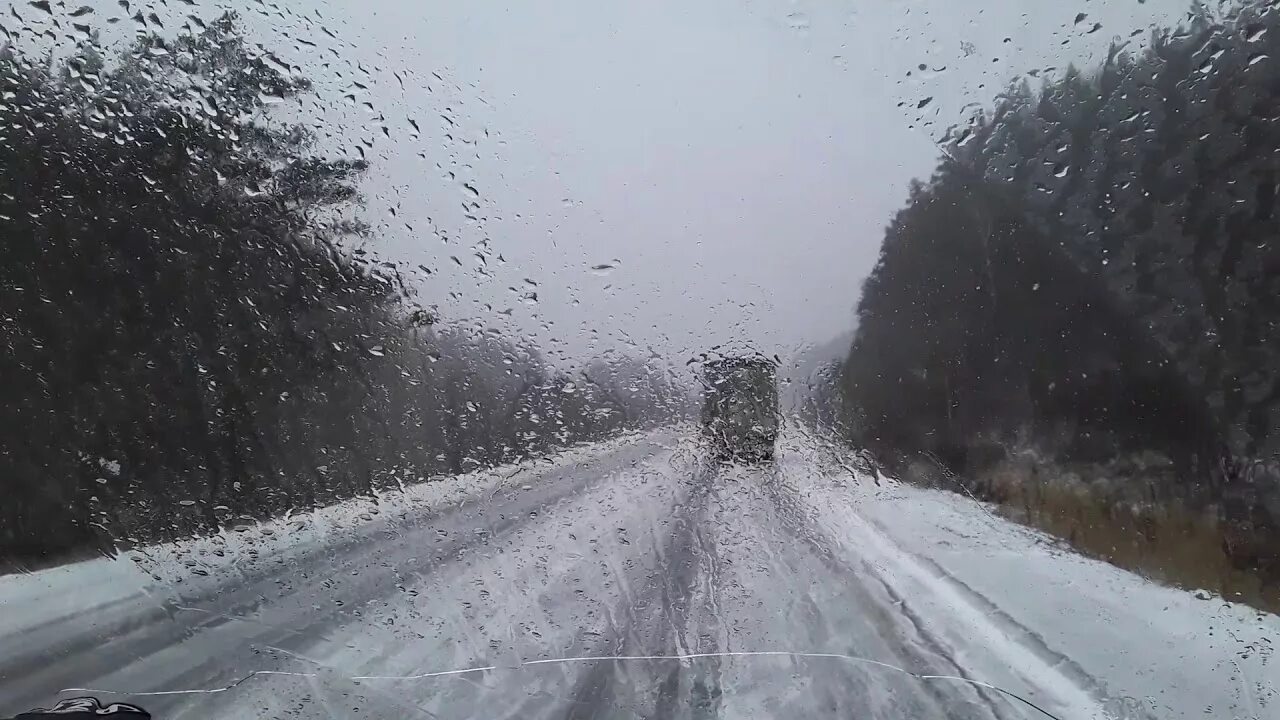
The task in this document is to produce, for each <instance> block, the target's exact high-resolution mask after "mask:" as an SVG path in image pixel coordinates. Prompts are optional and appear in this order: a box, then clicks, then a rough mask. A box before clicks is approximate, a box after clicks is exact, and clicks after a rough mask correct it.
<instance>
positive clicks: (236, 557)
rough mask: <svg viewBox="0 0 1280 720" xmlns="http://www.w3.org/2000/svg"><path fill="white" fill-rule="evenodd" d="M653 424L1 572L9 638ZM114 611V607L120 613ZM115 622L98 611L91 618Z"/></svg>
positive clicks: (244, 565) (181, 585)
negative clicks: (208, 530)
mask: <svg viewBox="0 0 1280 720" xmlns="http://www.w3.org/2000/svg"><path fill="white" fill-rule="evenodd" d="M670 432H671V431H670V430H669V429H667V430H654V431H643V432H632V433H625V434H623V435H620V436H618V437H615V438H611V439H609V440H606V441H603V442H600V443H593V444H590V445H581V446H577V447H572V448H568V449H565V450H562V451H560V452H558V453H555V454H554V455H551V456H549V457H547V458H542V459H538V460H531V461H525V462H520V463H513V464H510V465H504V466H500V467H497V468H492V469H488V470H480V471H476V472H471V473H465V474H462V475H456V476H450V477H444V478H439V479H433V480H430V481H424V482H420V483H416V484H406V486H405V487H404V489H403V491H395V492H384V493H379V494H378V495H376V496H374V497H355V498H351V499H349V500H345V501H343V502H340V503H337V504H335V505H330V506H327V507H322V508H318V509H315V510H310V511H307V512H303V513H295V514H287V515H285V516H283V517H280V518H276V519H274V520H268V521H263V522H260V523H255V524H253V525H246V526H242V527H239V528H236V529H230V528H224V529H223V530H222V531H220V532H218V533H217V534H214V535H210V536H205V537H199V538H193V539H190V540H182V541H178V542H171V543H161V544H156V545H148V546H144V547H140V548H135V549H133V550H129V551H126V552H124V553H123V554H122V555H121V556H120V557H118V558H98V559H94V560H87V561H82V562H75V563H70V564H67V565H61V566H57V567H52V568H47V569H44V570H39V571H37V572H33V573H24V574H12V575H4V576H0V608H4V612H3V613H0V642H3V641H4V638H5V637H7V636H10V635H12V634H14V633H18V632H20V631H22V630H24V629H26V628H30V627H32V626H34V625H38V624H40V623H46V622H49V621H52V620H56V619H58V618H63V617H67V616H69V615H71V614H77V613H79V614H83V613H92V612H93V611H95V610H106V609H109V608H110V609H116V608H119V606H121V605H122V604H129V603H131V601H132V602H133V603H140V604H144V605H146V606H149V607H155V606H157V605H160V604H164V603H166V602H168V603H173V602H176V601H178V599H179V598H180V597H181V596H182V595H184V594H188V593H191V592H199V591H201V590H206V589H214V588H216V587H218V585H219V584H221V583H223V582H225V581H226V580H227V578H229V577H234V576H236V575H240V574H252V575H259V574H264V573H268V574H269V573H271V572H278V571H279V569H280V568H281V567H283V566H287V565H288V564H289V563H290V562H292V561H294V560H296V559H297V558H299V557H301V556H304V555H306V554H307V553H311V552H316V551H318V550H322V549H323V548H324V547H325V546H326V545H327V544H329V543H332V542H335V541H339V540H344V539H345V540H358V539H360V538H361V537H367V536H368V535H370V534H373V533H376V532H379V531H383V530H387V529H390V528H394V526H395V525H396V523H398V522H403V521H406V520H411V519H413V518H414V517H418V516H421V515H423V514H427V513H432V512H437V511H439V510H441V509H443V508H446V507H449V506H452V505H457V504H460V503H464V502H467V501H471V500H474V499H477V498H481V497H483V496H484V495H491V494H493V493H494V492H498V491H500V490H502V489H503V488H506V487H510V486H519V485H523V484H528V483H536V482H537V481H538V478H540V477H541V476H543V475H546V474H548V473H552V472H555V471H556V470H558V469H562V468H565V467H569V466H572V465H576V464H581V463H587V462H591V461H593V460H596V459H599V458H600V457H602V456H605V455H608V454H609V453H611V452H613V451H615V450H618V449H619V448H622V447H624V446H626V445H628V444H633V443H636V442H639V441H642V440H644V439H650V438H655V437H659V436H662V435H664V434H668V433H670ZM111 614H115V613H111ZM99 620H101V621H103V622H107V621H109V620H108V618H105V617H103V618H95V617H91V618H88V619H87V620H86V622H96V621H99Z"/></svg>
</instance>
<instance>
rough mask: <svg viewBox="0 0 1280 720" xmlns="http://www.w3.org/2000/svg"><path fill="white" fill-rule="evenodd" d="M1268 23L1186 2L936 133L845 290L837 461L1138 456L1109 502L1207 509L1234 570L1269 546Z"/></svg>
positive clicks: (1271, 198)
mask: <svg viewBox="0 0 1280 720" xmlns="http://www.w3.org/2000/svg"><path fill="white" fill-rule="evenodd" d="M1270 5H1271V3H1242V4H1240V5H1239V6H1237V7H1234V8H1233V9H1231V10H1230V11H1227V12H1224V13H1223V14H1221V15H1213V14H1211V13H1210V12H1208V11H1206V10H1205V9H1203V8H1202V7H1198V6H1197V7H1195V8H1193V9H1192V11H1191V12H1190V14H1189V16H1188V19H1187V21H1186V22H1185V23H1184V24H1182V25H1181V26H1179V27H1177V28H1173V29H1168V30H1160V31H1156V32H1154V33H1153V34H1152V36H1151V38H1150V42H1149V43H1147V44H1145V45H1144V46H1143V47H1141V48H1140V49H1133V50H1131V49H1129V45H1128V43H1122V42H1119V41H1117V42H1116V43H1115V44H1114V45H1113V46H1112V48H1111V50H1110V52H1109V53H1108V55H1107V57H1106V59H1105V61H1103V62H1102V63H1101V64H1100V65H1099V66H1098V67H1095V68H1092V69H1091V70H1089V71H1080V70H1077V69H1074V68H1072V69H1070V70H1068V71H1067V72H1066V73H1065V74H1064V75H1063V76H1062V77H1061V78H1060V79H1057V80H1054V81H1052V82H1048V83H1046V84H1044V85H1043V86H1042V87H1040V88H1039V89H1038V90H1037V89H1032V88H1031V86H1030V85H1029V84H1027V83H1025V82H1024V83H1022V84H1020V85H1017V86H1014V87H1011V88H1010V89H1009V90H1008V91H1007V92H1006V93H1004V94H1003V95H1002V96H1001V97H999V98H998V100H997V101H996V103H995V105H994V106H993V107H992V108H991V109H989V110H987V111H985V112H982V113H980V114H979V115H978V116H976V117H974V118H973V119H972V121H971V122H970V123H968V124H967V125H965V126H964V127H960V128H958V129H956V130H955V131H954V132H953V133H952V134H950V135H949V136H948V138H947V140H946V142H945V143H944V146H943V147H944V153H943V158H942V160H941V161H940V163H939V165H938V168H937V170H936V171H935V173H934V175H933V177H931V178H930V179H929V181H928V182H921V183H917V184H915V185H914V186H913V188H912V190H911V194H910V197H909V199H908V202H907V205H906V207H905V208H904V209H902V210H901V211H900V212H899V213H898V214H897V216H896V217H895V218H894V219H893V221H892V222H891V223H890V225H889V227H888V228H887V229H886V233H885V239H884V242H883V246H882V249H881V256H880V260H879V263H878V264H877V266H876V267H875V269H874V271H873V272H872V274H871V275H870V277H869V278H868V280H867V281H866V283H865V286H864V288H863V295H862V299H861V301H860V304H859V308H858V317H859V326H858V332H857V335H856V337H855V340H854V342H853V346H852V348H851V351H850V353H849V356H848V358H847V359H846V361H845V363H844V367H843V381H842V383H841V395H842V397H843V398H844V404H845V416H846V417H845V420H846V423H847V424H848V426H850V427H852V428H854V429H855V432H856V434H857V436H858V440H859V442H861V443H863V444H865V445H868V446H871V447H875V448H877V449H878V450H879V451H880V452H881V454H882V456H884V457H886V458H890V459H892V458H898V459H903V458H909V457H913V456H918V455H920V454H925V455H928V456H929V457H932V458H937V459H938V460H939V461H940V462H941V463H943V464H944V465H945V466H946V467H947V469H948V470H949V471H953V472H958V473H961V474H962V475H963V474H965V473H968V476H969V477H974V476H976V475H978V474H980V471H981V470H982V469H983V468H987V467H990V466H991V465H992V464H993V463H995V462H996V461H998V460H1000V459H1003V458H1005V457H1007V456H1008V455H1009V454H1010V453H1013V452H1018V451H1033V452H1034V453H1035V454H1036V456H1037V457H1040V458H1048V459H1050V461H1056V462H1061V463H1072V462H1074V463H1084V462H1088V463H1100V464H1105V463H1110V464H1112V465H1114V464H1116V463H1118V462H1122V461H1125V460H1126V459H1134V458H1138V457H1144V458H1147V460H1148V461H1150V459H1151V458H1156V459H1158V463H1157V464H1160V465H1162V467H1163V470H1162V471H1161V472H1160V473H1156V475H1159V477H1161V478H1163V480H1162V481H1161V482H1160V483H1158V484H1156V485H1154V486H1151V485H1148V486H1144V487H1141V488H1138V487H1132V488H1117V489H1115V491H1114V493H1113V494H1112V497H1113V498H1114V499H1115V500H1116V501H1117V502H1118V501H1120V500H1123V501H1126V502H1127V501H1131V500H1141V501H1145V502H1155V503H1160V502H1166V501H1169V500H1170V499H1177V500H1178V501H1179V502H1183V503H1185V504H1187V505H1189V506H1192V507H1200V508H1210V509H1212V508H1218V509H1219V510H1220V511H1221V513H1222V515H1223V518H1224V520H1225V521H1226V524H1227V525H1228V526H1229V527H1235V528H1237V529H1238V530H1239V531H1238V532H1237V534H1236V535H1234V536H1233V535H1232V533H1231V531H1229V532H1228V533H1227V535H1228V537H1227V538H1226V545H1227V546H1228V548H1227V549H1228V552H1229V553H1235V554H1239V555H1241V556H1249V557H1250V558H1251V559H1252V560H1258V555H1259V551H1258V549H1257V548H1258V547H1259V545H1268V546H1270V547H1272V548H1276V547H1280V542H1278V541H1280V525H1278V523H1280V464H1277V463H1276V461H1275V460H1274V459H1273V458H1274V457H1275V456H1276V453H1277V452H1278V451H1280V325H1278V322H1280V242H1278V241H1277V235H1278V234H1280V225H1278V224H1277V223H1278V222H1280V218H1277V215H1276V209H1275V204H1276V189H1277V179H1278V177H1280V14H1277V12H1276V11H1275V10H1273V9H1272V8H1271V7H1269V6H1270ZM1144 462H1146V461H1144ZM1153 462H1155V461H1153ZM1241 528H1243V529H1242V530H1240V529H1241ZM1245 546H1248V547H1249V548H1250V549H1243V548H1244V547H1245ZM1263 554H1265V553H1263ZM1273 554H1274V553H1273Z"/></svg>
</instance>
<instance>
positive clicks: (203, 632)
mask: <svg viewBox="0 0 1280 720" xmlns="http://www.w3.org/2000/svg"><path fill="white" fill-rule="evenodd" d="M686 435H687V433H683V432H677V431H674V430H668V431H661V432H656V433H649V434H639V435H630V436H627V437H624V438H619V439H616V440H612V441H609V442H607V443H602V444H600V445H597V446H592V447H587V448H579V449H575V450H572V451H569V452H566V453H562V454H561V455H559V456H558V457H556V458H552V459H550V460H548V461H545V462H542V463H537V464H529V465H522V466H511V467H508V468H500V469H498V470H494V471H487V472H483V473H475V474H472V475H467V476H462V477H458V478H450V479H447V480H443V481H438V482H432V483H427V484H423V485H412V486H409V487H408V489H407V490H406V492H405V493H403V494H400V493H397V494H392V495H386V496H383V497H380V498H377V499H374V500H370V499H362V500H355V501H351V502H348V503H343V504H342V505H339V506H335V507H332V508H325V509H323V510H320V511H317V512H315V513H310V514H308V515H305V516H297V517H293V518H286V519H282V520H280V521H277V522H274V523H269V524H266V525H263V526H257V527H252V528H239V529H231V530H228V531H227V533H226V534H224V535H221V536H218V537H214V538H205V539H201V540H197V541H191V542H187V543H179V544H174V545H167V546H161V547H155V548H150V549H148V550H147V551H146V552H134V553H130V554H128V555H126V556H124V557H122V558H120V559H117V560H105V559H104V560H96V561H91V562H85V563H78V564H75V565H69V566H64V567H61V568H55V569H51V570H46V571H42V572H39V573H34V574H29V575H20V576H7V577H0V714H11V713H15V712H18V711H20V710H25V709H29V708H31V707H33V706H38V705H47V704H51V703H52V702H53V701H54V700H55V699H57V697H59V691H61V690H63V689H66V688H89V689H94V690H98V691H105V690H115V691H118V692H120V693H122V694H119V695H105V694H102V693H99V696H100V697H101V698H102V699H104V700H106V699H113V700H128V701H132V702H136V703H139V704H141V705H143V706H144V707H147V708H148V709H150V710H152V712H153V713H154V714H155V716H156V717H157V718H165V719H168V718H349V717H350V718H396V719H399V718H411V717H423V718H465V717H477V718H481V717H482V718H620V717H628V718H630V717H638V718H669V717H672V718H775V717H776V718H788V719H790V718H819V717H833V718H835V717H839V718H848V717H857V718H1044V717H1047V716H1049V715H1050V714H1051V715H1052V716H1055V717H1059V718H1108V717H1109V718H1149V717H1150V718H1181V717H1187V718H1190V717H1197V718H1200V717H1224V718H1230V717H1238V718H1271V717H1277V716H1280V703H1277V701H1276V699H1275V698H1274V692H1275V689H1276V687H1277V686H1280V677H1278V676H1277V665H1276V664H1275V662H1273V661H1272V657H1271V653H1272V652H1273V649H1274V644H1275V643H1276V642H1277V638H1280V622H1277V618H1275V617H1274V616H1271V615H1267V614H1263V613H1259V612H1256V611H1254V610H1251V609H1249V608H1246V607H1243V606H1234V605H1229V604H1227V603H1224V602H1222V601H1221V600H1219V599H1208V600H1205V599H1200V597H1197V596H1196V595H1194V594H1192V593H1188V592H1185V591H1181V590H1175V589H1170V588H1164V587H1160V586H1157V585H1154V584H1152V583H1149V582H1146V581H1144V580H1142V579H1141V578H1138V577H1136V576H1134V575H1131V574H1129V573H1125V572H1123V571H1120V570H1117V569H1115V568H1113V567H1110V566H1108V565H1105V564H1102V563H1099V562H1095V561H1092V560H1088V559H1084V558H1081V557H1079V556H1077V555H1074V554H1071V553H1069V552H1066V551H1064V550H1062V549H1060V548H1059V546H1058V545H1057V544H1056V543H1054V542H1052V540H1051V539H1049V538H1047V537H1045V536H1043V535H1040V534H1039V533H1035V532H1032V531H1030V530H1027V529H1025V528H1022V527H1020V526H1017V525H1015V524H1012V523H1009V522H1007V521H1004V520H1002V519H999V518H997V517H996V516H994V515H993V514H992V513H991V511H990V509H988V508H986V507H983V506H982V505H979V504H978V503H975V502H973V501H971V500H968V499H965V498H961V497H959V496H956V495H952V494H949V493H942V492H935V491H926V490H920V489H916V488H910V487H906V486H901V485H898V484H896V483H893V482H892V481H889V480H883V481H881V483H880V484H876V483H875V482H873V481H872V480H871V479H870V478H865V477H860V476H857V475H854V474H851V472H850V471H849V470H847V469H845V468H844V467H843V466H842V464H841V463H838V462H829V461H828V460H829V458H828V459H824V458H825V456H824V454H823V453H820V452H818V451H817V450H816V449H814V447H813V446H812V445H810V444H809V443H808V442H807V441H806V440H804V439H803V438H801V437H799V436H794V437H790V438H788V439H787V440H786V441H785V442H784V443H783V446H782V448H781V449H780V456H779V460H778V462H777V463H776V465H773V466H764V467H744V466H716V465H713V464H711V463H708V462H706V461H705V460H704V459H703V458H702V456H701V454H700V452H699V451H698V448H697V444H696V442H694V441H693V440H692V439H690V438H688V437H686ZM1201 597H1205V596H1204V595H1203V594H1201ZM602 658H623V659H602ZM477 668H480V669H477ZM454 671H457V672H454ZM969 681H977V682H969ZM997 687H998V688H1001V689H1003V690H1005V691H1008V693H1012V694H1013V695H1016V696H1019V697H1020V698H1022V699H1024V700H1026V701H1029V703H1031V704H1033V705H1034V706H1036V707H1038V708H1041V709H1042V710H1043V711H1044V712H1041V710H1037V709H1035V708H1034V707H1032V705H1029V704H1027V703H1024V702H1022V701H1021V700H1018V699H1015V698H1013V697H1011V696H1010V695H1008V694H1005V693H1004V692H1001V691H999V690H996V689H995V688H997ZM178 691H199V692H178ZM146 693H152V694H146ZM154 693H165V694H154ZM71 694H85V693H83V692H73V693H71ZM1046 713H1047V714H1046Z"/></svg>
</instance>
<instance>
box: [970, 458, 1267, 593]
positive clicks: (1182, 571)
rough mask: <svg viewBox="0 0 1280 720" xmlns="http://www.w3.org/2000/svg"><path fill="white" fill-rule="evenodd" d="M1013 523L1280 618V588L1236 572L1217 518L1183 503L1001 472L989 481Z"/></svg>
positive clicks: (1019, 469) (1018, 470)
mask: <svg viewBox="0 0 1280 720" xmlns="http://www.w3.org/2000/svg"><path fill="white" fill-rule="evenodd" d="M983 479H984V480H986V481H987V482H988V483H989V485H988V487H990V489H991V490H992V495H994V496H995V497H998V498H1001V502H1000V503H999V505H1000V508H1001V511H1002V513H1003V514H1004V515H1006V516H1007V517H1009V518H1011V519H1014V520H1017V521H1018V522H1021V523H1023V524H1026V525H1030V526H1032V527H1035V528H1038V529H1040V530H1044V531H1045V532H1048V533H1050V534H1052V535H1054V536H1056V537H1059V538H1061V539H1062V540H1064V541H1065V542H1066V543H1068V544H1069V545H1070V546H1071V547H1073V548H1075V549H1077V550H1079V551H1080V552H1083V553H1084V554H1086V555H1089V556H1092V557H1096V558H1099V559H1101V560H1105V561H1106V562H1109V563H1111V564H1113V565H1116V566H1118V567H1122V568H1125V569H1127V570H1132V571H1134V572H1137V573H1139V574H1141V575H1143V576H1145V577H1148V578H1150V579H1152V580H1155V581H1157V582H1162V583H1165V584H1170V585H1174V586H1177V587H1181V588H1184V589H1188V590H1192V589H1200V588H1203V589H1205V590H1209V591H1210V592H1214V593H1217V594H1219V595H1221V596H1222V597H1223V598H1225V599H1227V600H1230V601H1233V602H1244V603H1247V604H1249V605H1253V606H1254V607H1258V608H1262V609H1266V610H1269V611H1272V612H1280V588H1277V587H1275V586H1274V585H1272V586H1271V587H1266V588H1264V587H1263V583H1262V581H1261V579H1260V578H1259V576H1258V575H1257V574H1256V573H1253V572H1249V571H1245V570H1240V569H1237V568H1235V567H1233V566H1232V565H1231V562H1230V560H1229V559H1228V558H1227V556H1226V554H1225V553H1224V552H1223V549H1222V547H1223V534H1222V528H1221V526H1220V524H1219V522H1218V519H1217V517H1216V511H1214V510H1212V509H1211V510H1209V511H1193V510H1191V509H1188V508H1186V507H1184V506H1183V505H1182V504H1181V503H1179V502H1177V501H1172V502H1168V503H1164V504H1161V505H1155V504H1150V503H1145V504H1136V503H1124V502H1112V501H1110V500H1108V499H1106V498H1102V497H1098V495H1097V493H1096V492H1095V491H1093V490H1091V489H1090V488H1089V487H1088V486H1087V485H1083V484H1080V483H1067V482H1055V481H1044V480H1043V479H1041V480H1039V481H1037V480H1032V479H1030V477H1029V475H1028V473H1027V472H1026V467H1025V466H1013V467H1011V466H1007V465H1006V466H1001V467H998V468H995V469H993V470H992V471H991V472H989V473H988V474H986V476H985V477H984V478H983Z"/></svg>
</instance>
